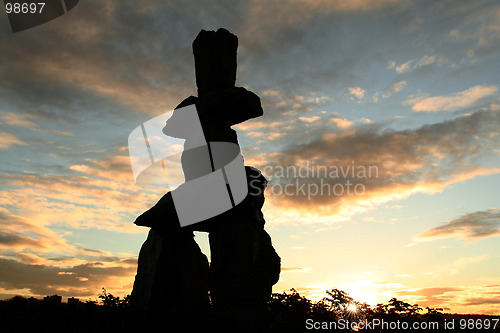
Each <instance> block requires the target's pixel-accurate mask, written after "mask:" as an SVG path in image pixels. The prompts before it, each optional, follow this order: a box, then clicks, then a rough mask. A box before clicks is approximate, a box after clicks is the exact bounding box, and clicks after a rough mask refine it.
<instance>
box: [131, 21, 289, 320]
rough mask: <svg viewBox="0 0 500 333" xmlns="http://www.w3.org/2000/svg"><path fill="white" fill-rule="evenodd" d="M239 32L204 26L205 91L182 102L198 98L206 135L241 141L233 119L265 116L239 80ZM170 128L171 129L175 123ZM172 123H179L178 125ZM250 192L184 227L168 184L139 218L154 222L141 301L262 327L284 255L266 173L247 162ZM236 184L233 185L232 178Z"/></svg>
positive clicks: (198, 57) (138, 293) (141, 267)
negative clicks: (201, 238) (206, 250)
mask: <svg viewBox="0 0 500 333" xmlns="http://www.w3.org/2000/svg"><path fill="white" fill-rule="evenodd" d="M237 47H238V38H237V37H236V36H235V35H233V34H231V33H230V32H229V31H227V30H225V29H222V28H221V29H219V30H217V31H216V32H215V31H205V30H202V31H201V32H200V33H199V34H198V36H197V37H196V39H195V40H194V42H193V54H194V58H195V73H196V84H197V87H198V96H197V97H194V96H190V97H188V98H186V99H184V100H183V101H182V102H181V103H180V104H179V106H178V107H177V108H176V110H174V114H173V116H172V117H175V116H176V112H182V111H183V109H182V108H183V107H185V106H188V105H192V104H195V105H196V110H197V113H198V117H199V120H200V123H201V127H202V129H203V133H204V136H205V140H206V142H230V143H234V144H238V139H237V133H236V131H235V130H233V129H232V128H231V126H233V125H236V124H239V123H242V122H244V121H246V120H249V119H251V118H255V117H259V116H262V114H263V110H262V106H261V103H260V99H259V97H258V96H257V95H255V94H254V93H252V92H251V91H248V90H246V89H245V88H241V87H236V86H235V83H236V68H237ZM169 122H170V121H168V122H167V126H166V127H165V128H164V130H163V131H164V133H167V132H168V133H171V132H172V130H169V129H168V127H169V124H168V123H169ZM170 127H172V125H170ZM178 133H179V134H178V135H179V136H184V137H183V138H184V139H185V140H186V141H185V151H184V153H183V155H182V157H181V161H182V164H183V170H184V174H185V179H186V181H187V180H190V178H191V177H190V174H189V168H187V167H185V166H186V165H187V164H188V163H189V161H190V159H191V157H192V156H191V155H192V154H196V150H191V151H190V152H189V153H188V151H187V149H186V147H187V146H188V145H189V140H190V137H189V133H182V131H178ZM245 171H246V177H247V185H248V194H247V196H246V197H245V199H244V200H243V201H242V202H240V203H239V204H237V205H234V207H233V208H232V209H230V210H228V211H226V212H224V213H222V214H219V215H217V216H215V217H212V218H210V219H207V220H204V221H202V222H199V223H195V224H193V225H189V226H185V227H181V226H180V224H179V220H178V216H177V213H176V210H175V205H174V204H173V199H172V194H171V192H168V193H167V194H165V195H164V196H163V197H162V198H161V199H160V200H159V201H158V203H157V204H156V205H155V206H153V207H152V208H151V209H149V210H148V211H146V212H144V213H143V214H142V215H141V216H139V217H138V218H137V220H136V221H135V224H137V225H140V226H147V227H150V228H151V230H150V232H149V235H148V238H147V240H146V242H145V243H144V244H143V246H142V248H141V251H140V253H139V262H138V269H137V275H136V278H135V283H134V287H133V291H132V295H131V299H132V302H133V304H135V305H136V306H140V307H143V308H147V309H152V310H154V311H156V312H157V313H158V312H159V313H164V314H165V316H169V315H170V316H181V317H183V318H186V317H188V318H189V317H192V318H196V317H205V318H206V317H208V316H209V315H210V314H211V313H213V316H212V317H215V318H217V319H218V322H219V323H225V325H228V327H230V325H232V324H237V325H238V324H244V325H245V327H246V328H255V329H258V327H259V325H262V322H263V320H264V317H265V315H266V309H267V302H268V300H269V298H270V296H271V290H272V286H273V285H274V284H275V283H276V282H277V281H278V279H279V274H280V257H279V256H278V255H277V253H276V251H275V250H274V248H273V246H272V243H271V238H270V236H269V235H268V233H267V232H266V231H265V230H264V224H265V220H264V216H263V214H262V212H261V208H262V206H263V204H264V190H265V188H266V185H267V181H266V179H265V177H263V176H262V174H261V173H260V171H259V170H257V169H255V168H253V167H249V166H246V167H245ZM228 188H229V186H228ZM193 231H204V232H208V233H209V242H210V251H211V263H210V265H209V263H208V260H207V258H206V256H205V255H204V254H203V253H202V252H201V250H200V248H199V246H198V244H197V243H196V242H195V240H194V237H193Z"/></svg>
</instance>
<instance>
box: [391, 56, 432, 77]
mask: <svg viewBox="0 0 500 333" xmlns="http://www.w3.org/2000/svg"><path fill="white" fill-rule="evenodd" d="M436 61H437V58H436V56H429V55H425V56H423V57H422V58H420V59H418V60H408V61H407V62H405V63H402V64H400V65H398V64H397V63H396V62H395V61H394V60H390V61H389V62H388V63H387V67H386V68H387V69H390V70H395V71H396V72H397V73H400V74H401V73H408V72H412V71H414V70H417V69H419V68H421V67H424V66H428V65H432V64H434V63H435V62H436Z"/></svg>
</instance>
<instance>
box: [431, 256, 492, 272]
mask: <svg viewBox="0 0 500 333" xmlns="http://www.w3.org/2000/svg"><path fill="white" fill-rule="evenodd" d="M487 259H489V256H488V255H485V254H484V255H480V256H475V257H462V258H458V259H457V260H455V261H453V262H452V263H449V264H444V265H439V269H438V270H437V274H439V275H455V274H457V273H459V272H460V271H462V270H464V269H466V268H467V267H468V266H470V265H474V264H477V263H479V262H481V261H485V260H487Z"/></svg>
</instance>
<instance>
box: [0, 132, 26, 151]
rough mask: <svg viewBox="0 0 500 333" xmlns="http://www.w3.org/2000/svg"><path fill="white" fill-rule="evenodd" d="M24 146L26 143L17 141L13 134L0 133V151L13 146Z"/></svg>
mask: <svg viewBox="0 0 500 333" xmlns="http://www.w3.org/2000/svg"><path fill="white" fill-rule="evenodd" d="M25 144H26V142H24V141H23V140H21V139H19V138H18V137H17V136H15V135H13V134H10V133H6V132H0V149H7V148H10V147H11V146H14V145H25Z"/></svg>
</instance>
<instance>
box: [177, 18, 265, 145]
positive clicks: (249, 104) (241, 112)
mask: <svg viewBox="0 0 500 333" xmlns="http://www.w3.org/2000/svg"><path fill="white" fill-rule="evenodd" d="M237 49H238V37H236V36H235V35H233V34H232V33H230V32H229V31H227V30H226V29H223V28H221V29H219V30H217V31H205V30H201V32H200V33H199V34H198V36H197V37H196V39H195V40H194V41H193V54H194V60H195V75H196V85H197V87H198V98H196V97H192V96H191V97H189V98H188V99H186V100H185V101H183V102H182V103H181V104H180V105H179V107H182V106H185V105H189V104H192V103H195V104H196V108H197V110H198V114H199V117H200V121H201V123H202V126H203V130H204V132H205V137H206V139H207V141H223V140H221V139H222V138H221V137H220V136H221V134H222V133H218V131H221V130H222V132H225V131H224V128H225V129H226V130H227V129H228V128H229V127H230V126H233V125H236V124H239V123H242V122H244V121H246V120H249V119H251V118H255V117H259V116H262V114H263V110H262V106H261V103H260V98H259V97H258V96H257V95H255V94H254V93H253V92H251V91H248V90H246V89H245V88H241V87H235V83H236V68H237V64H236V62H237ZM231 141H233V142H234V140H231ZM235 143H236V142H235Z"/></svg>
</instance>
